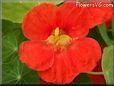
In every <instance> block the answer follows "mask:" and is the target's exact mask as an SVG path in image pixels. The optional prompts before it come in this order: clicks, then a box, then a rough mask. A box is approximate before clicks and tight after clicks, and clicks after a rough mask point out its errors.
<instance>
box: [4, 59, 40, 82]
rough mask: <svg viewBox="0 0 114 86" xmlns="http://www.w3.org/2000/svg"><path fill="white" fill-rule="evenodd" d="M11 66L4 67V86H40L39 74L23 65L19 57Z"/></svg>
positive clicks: (5, 65)
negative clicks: (21, 85)
mask: <svg viewBox="0 0 114 86" xmlns="http://www.w3.org/2000/svg"><path fill="white" fill-rule="evenodd" d="M15 58H16V59H15V60H13V61H12V63H10V64H4V65H3V76H2V81H3V82H2V83H3V84H39V80H40V79H39V78H38V74H37V72H35V71H32V70H30V69H28V68H27V67H26V66H25V65H24V64H22V63H21V62H20V61H19V59H18V57H15Z"/></svg>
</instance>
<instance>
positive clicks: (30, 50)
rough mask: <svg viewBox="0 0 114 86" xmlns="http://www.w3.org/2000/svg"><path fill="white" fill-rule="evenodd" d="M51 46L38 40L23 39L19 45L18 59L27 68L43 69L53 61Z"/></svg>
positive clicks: (48, 66)
mask: <svg viewBox="0 0 114 86" xmlns="http://www.w3.org/2000/svg"><path fill="white" fill-rule="evenodd" d="M53 53H54V52H53V48H52V46H50V45H44V44H42V43H38V42H30V41H25V42H23V43H22V44H21V45H20V49H19V56H20V60H21V61H22V62H23V63H25V64H26V65H27V66H28V67H29V68H31V69H34V70H37V71H44V70H46V69H49V68H50V67H51V66H52V65H53V63H54V56H53Z"/></svg>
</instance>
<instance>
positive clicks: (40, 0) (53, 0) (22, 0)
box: [2, 0, 64, 5]
mask: <svg viewBox="0 0 114 86" xmlns="http://www.w3.org/2000/svg"><path fill="white" fill-rule="evenodd" d="M63 1H64V0H3V1H2V2H4V3H6V2H7V3H8V2H10V3H11V2H13V3H14V2H20V3H25V2H26V3H45V2H50V3H54V4H56V5H57V4H60V3H62V2H63Z"/></svg>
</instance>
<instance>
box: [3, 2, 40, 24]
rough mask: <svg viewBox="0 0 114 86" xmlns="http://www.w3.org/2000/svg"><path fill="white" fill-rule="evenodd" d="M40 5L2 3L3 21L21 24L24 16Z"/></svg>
mask: <svg viewBox="0 0 114 86" xmlns="http://www.w3.org/2000/svg"><path fill="white" fill-rule="evenodd" d="M36 5H38V3H19V2H17V3H2V19H6V20H10V21H12V22H17V23H21V22H22V19H23V16H24V15H25V14H26V12H27V11H29V10H30V9H31V8H32V7H34V6H36Z"/></svg>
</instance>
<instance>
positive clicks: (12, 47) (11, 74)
mask: <svg viewBox="0 0 114 86" xmlns="http://www.w3.org/2000/svg"><path fill="white" fill-rule="evenodd" d="M2 26H3V36H2V37H3V38H2V40H3V41H2V42H3V47H2V54H3V55H2V71H3V72H2V73H3V75H2V84H39V83H40V82H39V77H38V74H37V72H35V71H33V70H30V69H28V68H27V67H26V66H25V65H24V64H23V63H21V62H20V60H19V57H18V47H19V45H20V43H21V42H22V41H24V40H26V38H25V37H24V36H23V34H22V32H21V24H20V23H13V22H11V21H6V20H3V21H2Z"/></svg>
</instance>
